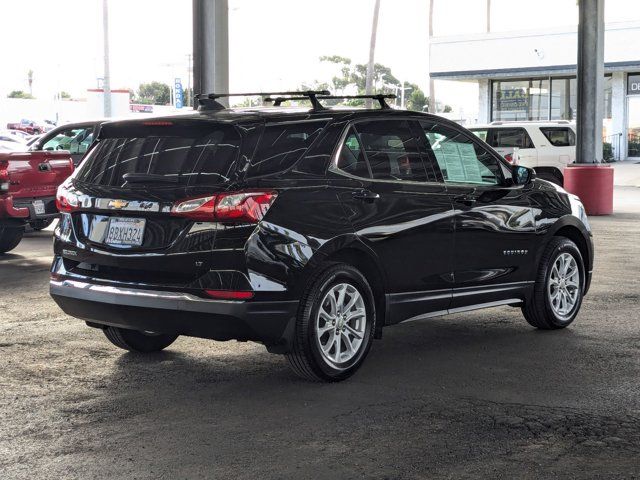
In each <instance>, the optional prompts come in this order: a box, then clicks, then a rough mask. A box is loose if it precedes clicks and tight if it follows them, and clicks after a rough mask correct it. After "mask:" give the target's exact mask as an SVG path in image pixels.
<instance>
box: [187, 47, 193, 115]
mask: <svg viewBox="0 0 640 480" xmlns="http://www.w3.org/2000/svg"><path fill="white" fill-rule="evenodd" d="M191 74H192V72H191V54H190V53H187V100H189V102H188V103H187V105H189V106H192V107H193V92H192V91H191Z"/></svg>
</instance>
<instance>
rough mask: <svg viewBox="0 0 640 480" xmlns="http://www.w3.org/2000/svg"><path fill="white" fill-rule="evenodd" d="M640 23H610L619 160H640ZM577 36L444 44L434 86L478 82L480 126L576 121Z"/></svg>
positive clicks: (607, 134) (554, 31)
mask: <svg viewBox="0 0 640 480" xmlns="http://www.w3.org/2000/svg"><path fill="white" fill-rule="evenodd" d="M638 39H640V22H622V23H608V24H607V25H606V31H605V52H604V61H605V65H604V81H603V88H604V105H603V114H604V125H603V140H604V141H605V142H608V143H610V144H611V147H612V150H613V156H614V158H615V159H619V160H621V159H627V158H640V44H639V42H638ZM576 58H577V28H576V27H575V26H574V27H565V28H550V29H536V30H520V31H517V32H500V33H494V32H489V33H478V34H470V35H455V36H437V37H432V38H431V42H430V71H431V76H432V77H433V78H434V79H435V80H455V81H462V82H474V83H477V84H478V87H479V98H478V100H479V106H478V121H479V122H480V123H488V122H491V121H522V120H570V121H571V120H575V118H576V104H577V102H576V100H577V97H576Z"/></svg>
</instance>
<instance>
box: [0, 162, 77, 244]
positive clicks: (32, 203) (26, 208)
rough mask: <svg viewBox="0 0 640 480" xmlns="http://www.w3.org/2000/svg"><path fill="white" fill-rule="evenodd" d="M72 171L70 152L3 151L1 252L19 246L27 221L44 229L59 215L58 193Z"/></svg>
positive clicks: (0, 210)
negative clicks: (57, 207)
mask: <svg viewBox="0 0 640 480" xmlns="http://www.w3.org/2000/svg"><path fill="white" fill-rule="evenodd" d="M71 172H73V162H72V160H71V157H70V155H69V152H65V151H61V152H11V153H5V152H0V254H2V253H6V252H8V251H10V250H13V249H14V248H15V247H16V246H18V244H19V243H20V240H21V239H22V235H23V234H24V229H25V226H26V225H27V224H30V225H31V226H32V227H33V228H35V229H40V228H44V227H45V226H46V225H48V224H49V223H50V222H51V221H52V220H53V219H54V218H55V217H57V216H58V211H57V209H56V205H55V192H56V189H57V188H58V186H59V185H60V184H61V183H62V182H63V181H64V180H65V179H66V178H67V177H68V176H69V175H70V174H71Z"/></svg>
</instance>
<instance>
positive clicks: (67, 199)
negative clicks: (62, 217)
mask: <svg viewBox="0 0 640 480" xmlns="http://www.w3.org/2000/svg"><path fill="white" fill-rule="evenodd" d="M65 183H66V182H65ZM65 183H63V184H62V185H60V186H59V187H58V191H57V192H56V208H57V209H58V211H59V212H66V213H69V212H73V211H74V210H76V209H77V208H78V206H79V205H80V202H79V201H78V196H77V195H75V194H74V193H72V192H70V191H69V189H68V188H67V186H66V185H65Z"/></svg>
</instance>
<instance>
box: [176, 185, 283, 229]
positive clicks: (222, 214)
mask: <svg viewBox="0 0 640 480" xmlns="http://www.w3.org/2000/svg"><path fill="white" fill-rule="evenodd" d="M276 196H277V194H276V192H255V191H251V192H232V193H220V194H218V195H212V196H207V197H199V198H190V199H187V200H183V201H181V202H177V203H176V204H174V206H173V208H172V209H171V215H174V216H178V217H186V218H190V219H192V220H198V221H204V222H235V223H258V222H259V221H260V220H262V218H263V217H264V215H265V214H266V213H267V210H269V207H270V206H271V205H272V204H273V202H274V200H275V199H276Z"/></svg>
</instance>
